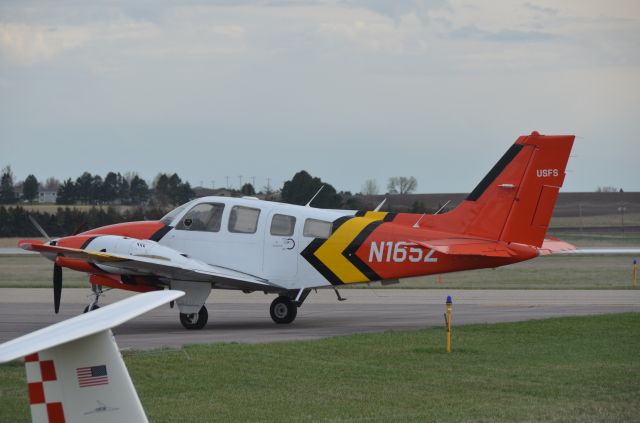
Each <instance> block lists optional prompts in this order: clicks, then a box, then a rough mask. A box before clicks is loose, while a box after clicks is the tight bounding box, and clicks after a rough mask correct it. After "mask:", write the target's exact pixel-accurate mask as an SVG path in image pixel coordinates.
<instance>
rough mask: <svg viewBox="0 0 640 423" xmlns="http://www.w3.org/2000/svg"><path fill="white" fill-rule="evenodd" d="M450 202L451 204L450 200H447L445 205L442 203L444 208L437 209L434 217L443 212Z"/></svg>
mask: <svg viewBox="0 0 640 423" xmlns="http://www.w3.org/2000/svg"><path fill="white" fill-rule="evenodd" d="M450 202H451V200H448V201H447V202H446V203H444V206H442V207H440V208H439V209H438V211H437V212H435V213H434V215H436V214H438V213H440V212H441V211H442V210H444V208H445V207H447V205H449V203H450Z"/></svg>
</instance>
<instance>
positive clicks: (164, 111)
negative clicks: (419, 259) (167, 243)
mask: <svg viewBox="0 0 640 423" xmlns="http://www.w3.org/2000/svg"><path fill="white" fill-rule="evenodd" d="M639 122H640V2H638V1H637V0H609V1H604V0H601V1H586V0H550V1H546V0H540V1H537V0H523V1H518V0H490V1H471V0H460V1H458V0H414V1H409V0H395V1H382V0H373V1H364V0H326V1H324V0H317V1H296V0H289V1H276V0H262V1H258V0H255V1H251V0H246V1H230V0H228V1H225V0H219V1H204V0H200V1H189V0H187V1H180V2H178V1H167V0H159V1H151V0H148V1H135V0H127V1H124V0H123V1H119V0H111V1H91V2H86V1H80V0H59V1H56V2H50V1H28V0H27V1H25V0H3V1H2V2H0V166H2V167H4V166H5V165H10V166H11V167H12V169H13V172H14V175H15V178H16V180H21V179H24V178H25V177H26V176H27V175H29V174H34V175H35V176H36V177H37V178H38V179H40V180H44V179H46V178H47V177H50V176H54V177H56V178H58V179H61V180H63V179H66V178H69V177H71V178H73V179H75V178H76V177H78V176H79V175H80V174H81V173H82V172H84V171H89V172H91V173H94V174H96V173H97V174H100V175H102V176H103V177H104V175H105V174H106V173H107V172H109V171H116V172H122V173H124V172H137V173H138V174H139V175H140V176H141V177H143V178H145V179H147V180H148V181H151V180H152V179H153V178H154V177H155V175H157V174H158V173H159V172H169V173H173V172H177V173H178V175H180V176H181V177H182V178H183V179H184V180H188V181H189V182H190V183H191V184H192V185H194V186H198V185H204V186H206V187H211V186H212V184H215V186H216V187H221V186H225V185H227V179H228V181H229V185H230V186H231V187H232V188H237V187H238V185H239V183H240V181H242V182H243V183H244V182H252V181H254V180H255V185H256V188H258V189H262V188H263V187H264V186H266V185H267V182H268V181H269V183H270V185H271V187H272V188H275V189H278V188H281V186H282V184H283V182H284V181H286V180H288V179H291V177H292V176H293V175H294V174H295V173H296V172H298V171H299V170H302V169H304V170H306V171H308V172H309V173H311V174H312V175H313V176H318V177H320V178H321V179H322V180H323V181H326V182H328V183H330V184H332V185H333V186H334V187H335V188H336V189H338V190H344V191H352V192H359V191H360V190H361V189H362V187H363V184H364V182H365V181H366V180H368V179H375V180H376V182H377V184H378V186H379V187H380V192H381V193H382V192H385V188H386V184H387V181H388V178H389V177H391V176H414V177H415V178H416V179H417V181H418V189H417V192H424V193H429V192H434V193H437V192H469V191H471V190H472V189H473V187H474V186H475V185H476V184H477V182H478V181H480V179H482V177H483V176H484V175H485V173H486V172H487V171H488V170H489V169H490V168H491V166H493V164H494V163H495V162H496V161H497V160H498V158H499V157H500V156H501V155H502V154H503V153H504V151H506V149H507V148H508V147H509V145H510V144H511V143H513V141H514V140H515V139H516V138H517V136H519V135H523V134H528V133H530V132H531V131H533V130H537V131H540V132H541V133H543V134H575V135H576V136H577V139H576V143H575V145H574V150H573V154H572V158H571V159H570V162H569V166H568V173H567V178H566V180H565V186H564V188H563V190H564V191H594V190H595V189H596V188H597V187H598V186H615V187H621V188H623V189H624V190H625V191H640V140H638V136H637V134H638V129H639V127H640V123H639Z"/></svg>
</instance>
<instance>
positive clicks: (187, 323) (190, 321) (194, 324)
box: [180, 306, 209, 330]
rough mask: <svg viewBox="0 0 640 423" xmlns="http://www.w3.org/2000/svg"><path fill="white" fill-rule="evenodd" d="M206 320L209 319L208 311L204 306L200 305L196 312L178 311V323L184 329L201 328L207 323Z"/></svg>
mask: <svg viewBox="0 0 640 423" xmlns="http://www.w3.org/2000/svg"><path fill="white" fill-rule="evenodd" d="M207 320H209V312H207V308H206V307H205V306H202V308H200V311H199V312H197V313H191V314H185V313H180V323H182V326H184V328H185V329H190V330H193V329H202V328H203V327H204V326H205V325H206V324H207Z"/></svg>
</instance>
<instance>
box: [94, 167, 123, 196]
mask: <svg viewBox="0 0 640 423" xmlns="http://www.w3.org/2000/svg"><path fill="white" fill-rule="evenodd" d="M119 175H120V174H117V175H116V174H115V173H113V172H109V173H107V176H105V178H104V182H103V183H102V189H101V190H100V195H99V197H100V199H101V200H102V201H105V202H107V203H113V202H114V201H115V200H116V198H118V194H119V193H118V188H119V187H118V176H119Z"/></svg>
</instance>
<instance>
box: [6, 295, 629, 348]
mask: <svg viewBox="0 0 640 423" xmlns="http://www.w3.org/2000/svg"><path fill="white" fill-rule="evenodd" d="M88 293H89V290H88V289H65V290H63V293H62V305H61V310H60V314H58V315H55V314H53V305H52V290H50V289H29V288H3V289H0V343H1V342H5V341H8V340H10V339H13V338H16V337H18V336H20V335H24V334H26V333H29V332H32V331H34V330H36V329H39V328H42V327H45V326H47V325H50V324H52V323H55V322H58V321H61V320H64V319H68V318H70V317H73V316H75V315H77V314H78V313H80V312H81V311H82V309H83V308H84V307H85V305H86V304H87V302H88V299H87V294H88ZM341 293H342V295H343V296H344V297H346V298H347V301H342V302H338V301H337V300H336V296H335V294H334V292H333V291H332V290H319V291H318V293H312V294H311V295H309V298H308V299H307V301H306V302H305V304H304V305H303V307H302V308H301V309H299V310H298V317H297V319H296V321H295V322H293V323H292V324H290V325H277V324H275V323H273V322H272V320H271V318H270V317H269V304H270V303H271V301H272V300H273V298H275V297H274V296H273V295H264V294H262V293H252V294H243V293H241V292H237V291H217V290H216V291H212V293H211V296H210V297H209V300H208V301H207V309H208V311H209V323H208V324H207V326H206V327H205V328H204V329H202V330H199V331H187V330H185V329H183V328H182V326H181V325H180V322H179V321H178V310H177V308H174V309H170V308H169V306H168V305H167V306H164V307H160V308H159V309H156V310H153V311H151V312H149V313H147V314H145V315H143V316H140V317H138V318H136V319H134V320H132V321H130V322H127V323H125V324H123V325H121V326H119V327H117V328H115V330H114V333H115V336H116V338H117V341H118V344H119V345H120V347H121V348H127V347H129V348H135V349H150V348H158V347H180V346H182V345H185V344H195V343H212V342H243V343H258V342H273V341H290V340H304V339H319V338H324V337H331V336H341V335H349V334H354V333H365V332H383V331H388V330H410V329H421V328H425V327H436V326H443V324H444V318H443V312H444V309H445V307H444V302H445V299H446V296H447V295H451V296H452V297H453V302H454V320H453V322H454V325H456V324H468V323H497V322H513V321H523V320H530V319H544V318H549V317H559V316H577V315H588V314H603V313H619V312H627V311H632V312H640V290H637V291H633V290H584V291H573V290H572V291H565V290H440V289H424V290H423V289H347V290H341ZM129 295H131V294H130V293H126V292H122V291H111V292H108V293H107V294H106V296H105V297H103V299H101V304H102V305H105V304H108V303H112V302H115V301H118V300H120V299H122V298H124V297H127V296H129Z"/></svg>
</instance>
